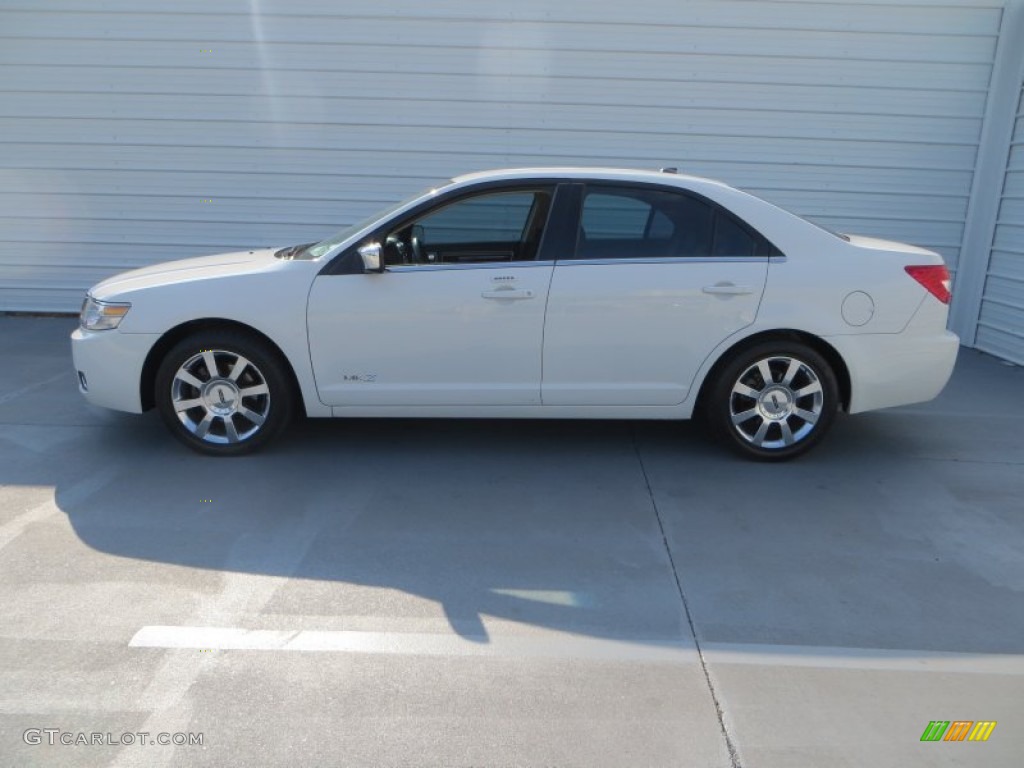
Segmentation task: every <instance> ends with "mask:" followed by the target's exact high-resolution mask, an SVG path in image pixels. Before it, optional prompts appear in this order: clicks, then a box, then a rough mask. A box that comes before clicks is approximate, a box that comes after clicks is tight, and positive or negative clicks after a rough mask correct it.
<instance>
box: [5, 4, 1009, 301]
mask: <svg viewBox="0 0 1024 768" xmlns="http://www.w3.org/2000/svg"><path fill="white" fill-rule="evenodd" d="M158 8H160V9H173V10H172V11H167V10H160V11H157V10H156V9H158ZM140 9H141V10H140ZM150 9H152V10H150ZM1000 14H1001V2H999V0H991V2H969V1H967V0H965V1H964V2H952V1H951V0H928V2H921V1H920V0H904V1H903V2H901V3H900V4H899V5H896V4H891V3H888V2H868V3H865V2H860V3H851V2H835V1H829V0H825V1H822V2H783V1H774V0H756V1H754V2H738V1H734V0H711V1H710V2H682V1H680V0H641V1H639V2H635V3H614V4H613V3H594V2H589V1H588V0H517V1H516V2H515V3H498V2H481V0H433V1H432V2H429V3H424V2H422V1H421V0H346V1H345V2H344V3H339V2H333V1H332V0H176V1H175V2H174V3H173V4H170V3H166V4H160V5H157V4H147V3H139V2H137V0H92V1H89V0H78V1H73V0H48V1H47V2H45V3H35V2H29V0H0V66H2V69H0V90H2V91H3V93H2V95H0V179H2V183H0V203H2V205H0V309H43V310H68V309H75V308H77V306H78V304H79V302H80V297H81V293H82V291H83V290H84V289H85V288H86V287H87V286H88V285H90V284H91V283H93V282H95V281H96V280H98V279H100V278H102V277H104V276H106V275H108V274H111V273H113V272H117V271H120V270H123V269H126V268H130V267H134V266H139V265H143V264H147V263H151V262H155V261H160V260H166V259H170V258H178V257H184V256H189V255H196V254H201V253H209V252H215V251H218V250H225V249H233V248H239V247H246V246H250V245H262V244H285V243H290V242H299V241H307V240H312V239H315V238H317V237H320V236H323V235H326V234H328V233H330V232H331V231H332V230H334V229H337V228H338V227H340V226H342V225H344V224H346V223H348V222H350V221H352V220H354V219H356V218H358V217H362V216H363V215H365V214H368V213H369V212H371V211H372V209H374V208H375V207H378V206H380V205H381V204H383V203H385V202H390V201H392V200H395V199H398V198H399V197H402V196H405V195H406V194H408V193H409V192H411V191H414V189H415V188H417V187H420V186H424V185H426V184H429V183H432V182H434V181H436V180H437V179H440V178H444V177H449V176H451V175H454V174H457V173H461V172H465V171H470V170H479V169H483V168H492V167H502V166H518V165H529V164H554V163H557V164H565V163H568V164H585V165H625V166H639V167H658V166H661V165H677V166H679V167H680V168H681V169H682V170H685V171H688V172H693V173H698V174H702V175H708V176H712V177H716V178H721V179H723V180H725V181H728V182H730V183H732V184H735V185H738V186H741V187H744V188H747V189H750V190H751V191H753V192H755V193H757V194H761V195H762V196H764V197H767V198H768V199H771V200H773V201H776V202H778V203H780V204H781V205H783V206H785V207H788V208H790V209H792V210H794V211H796V212H798V213H800V214H803V215H806V216H810V217H812V218H815V219H817V220H820V221H822V222H823V223H825V224H827V225H829V226H832V227H835V228H838V229H841V230H848V231H856V232H863V233H867V234H876V235H879V236H883V237H893V238H897V239H903V240H908V241H911V242H915V243H918V244H921V245H925V246H928V247H933V248H936V249H938V250H940V251H941V252H942V253H943V254H944V255H945V256H946V257H947V259H949V260H950V262H951V263H952V264H953V265H955V263H956V259H957V256H958V251H959V247H960V242H961V237H962V231H963V224H964V216H965V211H966V208H967V199H968V195H969V191H970V185H971V178H972V172H973V169H974V163H975V159H976V158H975V156H976V153H977V145H978V137H979V132H980V127H981V120H982V115H983V112H984V107H985V99H986V91H987V87H988V83H989V77H990V74H991V68H992V58H993V51H994V48H995V43H996V39H997V35H998V30H999V22H1000Z"/></svg>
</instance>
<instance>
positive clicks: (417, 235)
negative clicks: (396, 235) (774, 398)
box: [409, 224, 423, 264]
mask: <svg viewBox="0 0 1024 768" xmlns="http://www.w3.org/2000/svg"><path fill="white" fill-rule="evenodd" d="M409 244H410V245H411V246H412V258H413V263H414V264H422V263H423V227H421V226H420V225H419V224H414V225H413V227H412V232H411V234H410V236H409Z"/></svg>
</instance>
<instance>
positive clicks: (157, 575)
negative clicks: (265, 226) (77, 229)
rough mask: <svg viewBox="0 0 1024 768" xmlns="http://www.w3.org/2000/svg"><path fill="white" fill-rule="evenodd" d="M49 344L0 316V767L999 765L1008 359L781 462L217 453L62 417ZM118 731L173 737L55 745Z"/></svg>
mask: <svg viewBox="0 0 1024 768" xmlns="http://www.w3.org/2000/svg"><path fill="white" fill-rule="evenodd" d="M73 322H74V321H72V320H63V319H29V318H11V317H0V359H2V360H3V361H4V363H5V364H4V365H3V366H0V601H2V605H3V614H2V615H3V619H2V621H0V764H2V765H19V766H22V765H68V766H93V765H97V766H98V765H120V766H132V765H139V766H142V765H145V766H158V765H210V766H232V765H238V766H255V765H296V764H322V765H342V766H417V767H418V766H424V767H427V766H460V767H465V768H468V766H489V767H490V766H493V767H494V768H499V767H501V768H504V767H506V766H531V767H532V766H550V767H552V768H553V767H555V766H558V767H568V766H586V767H587V768H590V767H601V766H616V767H618V766H691V765H692V766H730V765H733V766H735V765H739V766H744V767H745V768H761V767H762V766H766V767H768V768H773V767H774V766H779V768H782V767H783V766H785V767H786V768H789V767H791V766H795V767H799V766H808V767H809V768H810V767H814V768H816V767H817V766H825V765H828V766H830V767H831V766H863V765H872V766H876V767H881V766H900V767H901V768H903V767H905V766H917V765H921V766H930V765H942V766H946V765H950V766H954V765H956V766H961V765H962V766H975V765H977V766H1017V765H1019V764H1020V756H1021V755H1024V736H1022V733H1024V730H1022V728H1021V725H1022V723H1024V557H1022V554H1024V515H1022V509H1024V504H1022V503H1021V498H1022V497H1024V474H1022V472H1021V468H1022V465H1024V440H1022V439H1021V438H1020V434H1021V431H1022V428H1024V407H1022V405H1021V392H1022V391H1024V386H1022V385H1024V371H1022V369H1020V368H1014V367H1009V366H1005V365H1003V364H1001V363H999V362H998V361H996V360H994V359H992V358H990V357H987V356H984V355H981V354H979V353H975V352H972V351H964V352H963V353H962V355H961V360H960V363H959V365H958V369H957V371H956V374H955V376H954V380H953V381H952V382H951V384H950V386H949V387H948V388H947V390H946V391H945V392H944V393H943V395H942V396H940V398H939V399H937V400H936V401H934V402H932V403H928V404H923V405H920V406H914V407H909V408H901V409H894V410H890V411H883V412H878V413H873V414H865V415H861V416H856V417H847V418H841V419H840V420H839V421H838V423H837V425H836V427H835V429H834V431H833V434H832V435H831V436H830V437H829V439H828V440H827V441H826V442H825V444H823V445H822V446H820V447H819V448H818V449H817V450H816V451H815V452H814V453H812V454H811V455H809V456H807V457H805V458H804V459H802V460H800V461H798V462H795V463H790V464H786V465H756V464H751V463H747V462H744V461H742V460H738V459H736V458H734V457H733V456H732V455H730V454H728V453H725V452H723V451H721V450H720V449H718V448H717V447H714V446H712V445H711V444H709V443H708V442H707V441H706V440H705V439H704V438H703V437H702V436H701V435H700V434H699V432H698V430H697V429H695V428H694V427H692V426H690V425H687V424H682V425H679V424H667V423H640V422H637V423H628V422H618V423H616V422H605V423H599V422H564V421H563V422H539V421H532V422H505V421H480V422H474V421H350V422H343V421H307V422H301V423H299V424H297V425H296V426H295V427H294V428H293V429H292V430H291V431H290V432H289V434H288V435H287V437H286V438H285V439H284V440H283V441H282V442H281V443H279V444H278V445H275V446H273V447H272V448H271V449H270V450H268V451H266V452H265V453H262V454H259V455H257V456H252V457H245V458H240V459H232V460H214V459H208V458H204V457H201V456H198V455H195V454H192V453H191V452H189V451H187V449H184V448H183V447H181V446H180V445H179V444H178V443H177V442H176V441H174V440H173V439H172V438H170V436H169V435H167V434H166V433H165V432H164V430H163V427H162V426H161V424H160V423H159V420H158V418H156V416H155V414H153V413H150V414H146V415H144V416H130V415H125V414H117V413H112V412H105V411H101V410H97V409H94V408H92V407H90V406H88V405H86V404H85V402H84V401H83V400H82V398H81V397H80V396H79V395H78V393H77V390H76V387H75V383H74V378H73V372H72V370H71V362H70V352H69V348H68V341H67V335H68V333H70V330H71V329H72V328H73ZM932 720H951V721H953V720H994V721H997V722H998V725H997V726H996V728H995V729H994V731H993V732H992V735H991V737H990V738H989V740H988V741H987V742H985V743H968V742H964V743H947V742H939V743H922V742H921V741H920V740H919V739H920V737H921V734H922V732H923V731H924V729H925V727H926V726H927V725H928V723H929V721H932ZM27 729H38V730H40V731H42V730H44V729H49V731H50V732H51V733H52V734H54V736H55V738H56V740H57V743H55V744H54V745H52V746H51V745H49V744H48V743H46V741H47V738H49V736H48V735H47V734H46V733H42V734H41V735H40V736H39V740H40V741H41V742H42V743H39V744H31V743H26V740H28V741H32V740H33V735H32V734H34V731H30V732H29V736H28V737H26V730H27ZM139 732H146V733H147V734H150V736H147V737H145V738H144V739H143V738H141V737H133V738H134V740H135V742H138V741H139V740H142V741H148V740H150V739H151V738H152V737H155V736H156V734H159V733H168V734H178V733H185V734H188V733H201V734H202V739H203V743H202V744H201V745H191V746H190V745H187V744H184V745H178V746H175V745H173V744H172V745H160V744H153V745H150V744H148V743H143V744H139V743H131V744H113V745H111V744H106V743H103V744H96V745H83V744H79V745H77V746H64V745H61V744H60V743H59V740H60V734H62V733H63V734H70V735H71V736H70V738H71V739H75V738H77V735H78V734H80V733H85V734H87V739H88V738H89V736H88V735H91V734H93V733H99V734H104V735H106V734H109V736H107V737H106V740H107V741H109V740H111V739H112V740H114V741H117V740H119V739H120V738H121V736H122V735H123V734H126V733H133V734H134V733H139ZM65 738H68V737H65Z"/></svg>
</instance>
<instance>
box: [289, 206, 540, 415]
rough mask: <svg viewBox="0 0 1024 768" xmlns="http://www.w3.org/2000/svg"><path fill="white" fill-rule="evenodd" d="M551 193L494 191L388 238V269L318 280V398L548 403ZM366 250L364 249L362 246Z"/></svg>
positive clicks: (314, 348)
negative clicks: (543, 254)
mask: <svg viewBox="0 0 1024 768" xmlns="http://www.w3.org/2000/svg"><path fill="white" fill-rule="evenodd" d="M551 199H552V189H551V188H550V187H544V186H540V187H537V186H534V187H530V188H516V189H499V190H494V189H489V190H487V191H484V192H479V193H476V194H469V195H460V196H459V197H458V198H457V199H455V200H454V201H448V202H446V201H442V202H440V203H439V204H438V205H437V206H436V207H434V208H432V209H430V210H429V211H427V212H426V213H422V214H420V215H417V216H415V218H413V219H406V220H403V221H396V222H395V223H394V227H393V228H392V227H387V228H385V229H384V230H383V231H381V232H380V237H379V240H380V241H381V243H382V245H383V249H384V256H385V263H386V264H387V265H388V267H387V270H386V271H385V272H384V273H381V274H321V275H320V276H318V277H317V278H316V280H315V281H314V283H313V287H312V290H311V292H310V296H309V305H308V326H309V346H310V354H311V356H312V361H313V372H314V375H315V377H316V384H317V390H318V392H319V394H320V399H321V400H322V401H323V402H324V403H326V404H328V405H332V406H346V405H356V406H359V405H362V406H367V405H374V406H445V405H447V406H462V405H466V406H478V405H484V406H494V405H538V404H540V378H541V343H542V338H543V329H544V308H545V303H546V300H547V293H548V288H549V286H550V283H551V274H552V270H553V266H552V264H551V262H539V261H537V260H536V255H537V250H538V246H539V243H540V240H541V237H542V234H543V230H544V226H545V222H546V218H547V214H548V211H549V210H550V205H551ZM360 245H362V244H360Z"/></svg>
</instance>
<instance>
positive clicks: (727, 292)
mask: <svg viewBox="0 0 1024 768" xmlns="http://www.w3.org/2000/svg"><path fill="white" fill-rule="evenodd" d="M701 290H702V291H704V293H711V294H715V295H717V296H744V295H746V294H748V293H753V292H754V287H753V286H751V285H736V284H735V283H715V284H714V285H705V286H704V287H703V288H701Z"/></svg>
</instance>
